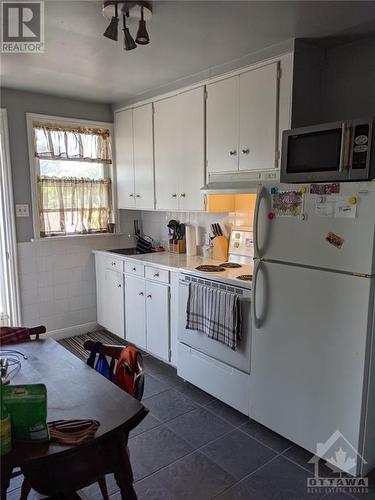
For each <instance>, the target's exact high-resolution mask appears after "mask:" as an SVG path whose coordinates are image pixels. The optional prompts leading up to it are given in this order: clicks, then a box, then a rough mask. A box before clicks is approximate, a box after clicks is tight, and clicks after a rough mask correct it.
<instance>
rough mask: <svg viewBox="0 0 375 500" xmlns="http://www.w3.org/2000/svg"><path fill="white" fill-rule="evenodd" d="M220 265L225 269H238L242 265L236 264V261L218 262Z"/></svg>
mask: <svg viewBox="0 0 375 500" xmlns="http://www.w3.org/2000/svg"><path fill="white" fill-rule="evenodd" d="M220 267H226V268H227V269H238V268H239V267H242V266H241V264H237V263H236V262H224V263H223V264H220Z"/></svg>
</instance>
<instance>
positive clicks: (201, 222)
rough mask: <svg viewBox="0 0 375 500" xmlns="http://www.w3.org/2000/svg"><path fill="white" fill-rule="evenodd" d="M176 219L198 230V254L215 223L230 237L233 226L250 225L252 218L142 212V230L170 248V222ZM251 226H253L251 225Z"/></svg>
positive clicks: (224, 214)
mask: <svg viewBox="0 0 375 500" xmlns="http://www.w3.org/2000/svg"><path fill="white" fill-rule="evenodd" d="M171 219H176V220H177V221H179V222H180V223H185V224H194V225H195V226H196V227H197V228H198V229H197V234H198V238H197V245H198V253H201V247H202V246H203V245H204V244H205V242H206V238H207V237H208V235H209V233H210V232H211V228H210V225H211V224H212V223H214V222H217V223H219V224H220V226H221V228H222V230H223V232H224V235H225V236H229V234H230V232H231V229H232V227H233V226H243V225H249V222H250V218H249V216H248V215H244V214H243V213H241V212H228V213H227V212H215V213H207V212H158V211H150V212H147V211H143V212H141V220H142V228H143V232H144V234H146V235H148V236H151V237H152V238H153V239H154V240H155V242H157V243H160V244H161V245H162V246H164V247H165V248H167V247H168V228H167V224H168V221H169V220H171ZM250 225H251V224H250Z"/></svg>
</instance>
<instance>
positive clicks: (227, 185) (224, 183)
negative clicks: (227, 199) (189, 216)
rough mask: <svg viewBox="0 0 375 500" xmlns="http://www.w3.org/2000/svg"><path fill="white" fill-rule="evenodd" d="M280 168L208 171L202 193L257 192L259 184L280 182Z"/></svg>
mask: <svg viewBox="0 0 375 500" xmlns="http://www.w3.org/2000/svg"><path fill="white" fill-rule="evenodd" d="M279 178H280V175H279V171H278V170H269V171H262V172H259V171H254V172H231V173H208V174H207V183H206V184H205V185H204V186H203V187H202V188H201V193H202V194H248V193H254V194H255V193H257V191H258V188H259V185H260V184H264V183H266V182H278V180H279Z"/></svg>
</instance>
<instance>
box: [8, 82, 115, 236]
mask: <svg viewBox="0 0 375 500" xmlns="http://www.w3.org/2000/svg"><path fill="white" fill-rule="evenodd" d="M0 106H1V107H2V108H5V109H6V110H7V115H8V124H9V141H10V156H11V164H12V173H13V193H14V202H15V203H21V204H24V203H27V204H28V205H29V206H30V217H25V218H16V231H17V241H18V242H23V241H30V239H31V238H33V236H34V233H33V222H32V215H31V185H30V163H29V152H28V141H27V130H26V113H27V112H30V113H40V114H45V115H55V116H63V117H67V118H77V119H82V120H97V121H105V122H112V121H113V113H112V109H111V106H110V105H107V104H98V103H93V102H84V101H78V100H74V99H67V98H65V97H55V96H51V95H45V94H37V93H34V92H23V91H19V90H13V89H7V88H2V89H1V93H0Z"/></svg>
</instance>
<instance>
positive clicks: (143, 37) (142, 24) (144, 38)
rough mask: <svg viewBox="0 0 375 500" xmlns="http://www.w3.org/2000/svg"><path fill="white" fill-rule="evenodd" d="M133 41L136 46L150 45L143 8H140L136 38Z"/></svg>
mask: <svg viewBox="0 0 375 500" xmlns="http://www.w3.org/2000/svg"><path fill="white" fill-rule="evenodd" d="M135 41H136V42H137V43H138V45H147V44H148V43H150V37H149V36H148V33H147V29H146V21H145V20H144V13H143V7H141V19H140V20H139V24H138V31H137V38H136V39H135Z"/></svg>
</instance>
